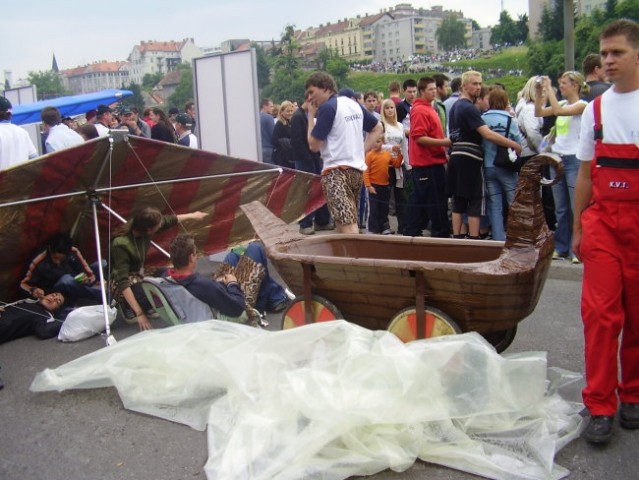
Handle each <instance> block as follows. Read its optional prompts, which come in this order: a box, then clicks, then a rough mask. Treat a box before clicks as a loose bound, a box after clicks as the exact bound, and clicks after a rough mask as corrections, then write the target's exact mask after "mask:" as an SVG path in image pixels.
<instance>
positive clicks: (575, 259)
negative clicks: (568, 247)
mask: <svg viewBox="0 0 639 480" xmlns="http://www.w3.org/2000/svg"><path fill="white" fill-rule="evenodd" d="M570 261H571V262H572V264H573V265H579V264H580V263H581V260H579V259H578V258H577V257H574V256H573V257H572V258H571V259H570Z"/></svg>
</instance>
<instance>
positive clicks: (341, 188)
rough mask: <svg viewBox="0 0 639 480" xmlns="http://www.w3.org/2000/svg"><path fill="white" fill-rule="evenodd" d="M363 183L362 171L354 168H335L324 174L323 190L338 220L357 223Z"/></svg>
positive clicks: (343, 222)
mask: <svg viewBox="0 0 639 480" xmlns="http://www.w3.org/2000/svg"><path fill="white" fill-rule="evenodd" d="M363 183H364V178H363V174H362V172H361V171H359V170H357V169H354V168H348V169H341V168H334V169H332V170H329V171H328V172H326V173H325V174H324V175H322V180H321V184H322V192H323V193H324V198H325V199H326V205H327V206H328V210H329V211H330V212H331V215H332V216H333V219H334V220H335V221H336V222H338V223H341V224H342V225H350V224H353V223H355V224H356V223H357V217H358V210H359V195H360V192H361V190H362V185H363Z"/></svg>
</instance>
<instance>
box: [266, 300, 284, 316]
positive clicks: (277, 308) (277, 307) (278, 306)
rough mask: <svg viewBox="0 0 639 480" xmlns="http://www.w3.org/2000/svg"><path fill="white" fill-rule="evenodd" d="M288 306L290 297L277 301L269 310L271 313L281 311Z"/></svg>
mask: <svg viewBox="0 0 639 480" xmlns="http://www.w3.org/2000/svg"><path fill="white" fill-rule="evenodd" d="M286 307H288V299H284V300H282V301H281V302H278V303H276V304H275V305H273V306H272V307H271V308H269V309H268V311H269V312H271V313H280V312H281V311H282V310H284V309H285V308H286Z"/></svg>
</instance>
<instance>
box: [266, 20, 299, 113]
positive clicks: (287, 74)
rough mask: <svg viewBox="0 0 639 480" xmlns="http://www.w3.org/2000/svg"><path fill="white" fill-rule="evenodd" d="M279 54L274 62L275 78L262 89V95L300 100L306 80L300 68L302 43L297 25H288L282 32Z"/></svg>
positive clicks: (279, 99)
mask: <svg viewBox="0 0 639 480" xmlns="http://www.w3.org/2000/svg"><path fill="white" fill-rule="evenodd" d="M278 51H279V55H278V56H276V57H275V58H274V62H273V68H274V72H273V79H272V81H271V83H270V84H268V85H267V86H266V87H265V88H264V90H263V91H262V96H264V97H269V98H272V99H273V101H277V102H281V101H283V100H296V101H297V100H299V99H301V98H303V97H304V82H305V80H306V78H305V75H304V73H303V71H302V70H301V69H300V59H299V57H298V53H299V51H300V45H299V43H298V42H297V39H296V38H295V26H294V25H287V26H286V27H285V29H284V32H283V33H282V38H281V40H280V47H279V49H278Z"/></svg>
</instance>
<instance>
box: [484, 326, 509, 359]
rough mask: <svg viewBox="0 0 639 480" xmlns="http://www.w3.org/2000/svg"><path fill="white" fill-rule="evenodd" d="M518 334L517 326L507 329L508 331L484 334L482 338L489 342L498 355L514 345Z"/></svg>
mask: <svg viewBox="0 0 639 480" xmlns="http://www.w3.org/2000/svg"><path fill="white" fill-rule="evenodd" d="M516 334H517V325H515V326H514V327H513V328H507V329H506V330H497V331H495V332H488V333H482V334H481V336H482V337H484V338H485V339H486V340H488V343H490V344H491V345H492V346H493V347H495V350H497V353H501V352H503V351H504V350H506V349H507V348H508V347H510V344H511V343H513V340H514V339H515V335H516Z"/></svg>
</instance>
